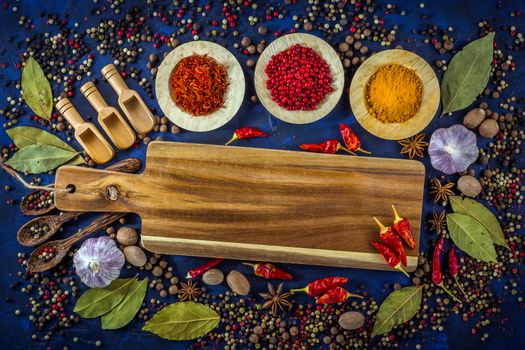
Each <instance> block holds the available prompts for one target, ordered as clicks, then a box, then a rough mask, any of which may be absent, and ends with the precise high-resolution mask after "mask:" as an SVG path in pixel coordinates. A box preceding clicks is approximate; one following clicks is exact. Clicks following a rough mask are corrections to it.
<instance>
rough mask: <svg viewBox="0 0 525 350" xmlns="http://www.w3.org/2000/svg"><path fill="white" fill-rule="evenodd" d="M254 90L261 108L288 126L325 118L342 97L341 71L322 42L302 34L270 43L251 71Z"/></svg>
mask: <svg viewBox="0 0 525 350" xmlns="http://www.w3.org/2000/svg"><path fill="white" fill-rule="evenodd" d="M254 80H255V90H256V92H257V96H258V97H259V100H260V101H261V103H262V104H263V105H264V107H265V108H266V109H267V110H268V112H270V113H271V114H272V115H274V116H275V117H277V118H279V119H281V120H283V121H285V122H288V123H292V124H307V123H312V122H315V121H317V120H319V119H321V118H323V117H324V116H326V115H327V114H328V113H330V111H332V109H333V108H334V107H335V105H336V104H337V102H338V101H339V99H340V98H341V94H342V93H343V85H344V71H343V65H342V63H341V60H340V58H339V56H338V55H337V53H336V52H335V50H334V49H333V48H332V46H330V44H328V43H327V42H326V41H324V40H322V39H320V38H318V37H316V36H313V35H310V34H304V33H294V34H288V35H285V36H282V37H280V38H278V39H276V40H274V41H273V42H272V43H271V44H270V45H269V46H268V47H267V48H266V49H265V50H264V51H263V53H262V54H261V56H260V57H259V60H258V61H257V66H256V67H255V77H254Z"/></svg>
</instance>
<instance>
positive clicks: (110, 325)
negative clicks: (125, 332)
mask: <svg viewBox="0 0 525 350" xmlns="http://www.w3.org/2000/svg"><path fill="white" fill-rule="evenodd" d="M147 287H148V279H147V278H145V279H143V280H142V281H138V280H136V281H133V283H132V284H131V286H130V287H129V288H128V293H127V294H126V296H125V297H124V299H123V300H122V301H121V302H120V304H118V305H117V306H116V307H115V308H114V309H113V310H111V311H110V312H109V313H107V314H105V315H103V316H102V318H101V320H102V329H119V328H122V327H124V326H125V325H127V324H128V323H130V322H131V320H133V317H135V314H136V313H137V311H139V309H140V307H141V305H142V301H144V297H145V296H146V289H147Z"/></svg>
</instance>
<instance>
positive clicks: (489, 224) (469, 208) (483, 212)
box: [449, 196, 509, 248]
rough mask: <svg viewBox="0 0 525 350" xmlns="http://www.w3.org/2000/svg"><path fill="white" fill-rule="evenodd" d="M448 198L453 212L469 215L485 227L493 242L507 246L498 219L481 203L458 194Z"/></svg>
mask: <svg viewBox="0 0 525 350" xmlns="http://www.w3.org/2000/svg"><path fill="white" fill-rule="evenodd" d="M449 200H450V204H451V205H452V210H454V212H455V213H459V214H465V215H468V216H471V217H473V218H474V219H476V220H477V221H478V222H479V223H480V224H481V225H482V226H483V227H485V229H486V230H487V232H488V234H489V236H490V238H491V239H492V242H493V243H494V244H497V245H500V246H502V247H506V248H508V247H509V246H508V244H507V241H506V240H505V235H504V234H503V230H502V228H501V225H500V223H499V221H498V219H497V218H496V216H494V214H492V212H491V211H490V210H489V209H487V208H486V207H485V206H484V205H483V204H481V203H479V202H476V201H475V200H473V199H470V198H461V197H460V196H454V197H450V199H449Z"/></svg>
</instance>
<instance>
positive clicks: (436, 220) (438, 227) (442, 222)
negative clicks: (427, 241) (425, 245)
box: [428, 210, 447, 233]
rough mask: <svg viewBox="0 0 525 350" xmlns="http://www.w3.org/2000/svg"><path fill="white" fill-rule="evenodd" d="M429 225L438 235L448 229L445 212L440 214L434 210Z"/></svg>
mask: <svg viewBox="0 0 525 350" xmlns="http://www.w3.org/2000/svg"><path fill="white" fill-rule="evenodd" d="M428 223H429V224H430V230H432V231H435V232H436V233H441V232H442V231H443V230H444V229H445V228H446V227H447V219H446V214H445V211H444V210H443V211H442V212H441V213H439V214H438V213H436V211H435V210H433V211H432V219H429V220H428Z"/></svg>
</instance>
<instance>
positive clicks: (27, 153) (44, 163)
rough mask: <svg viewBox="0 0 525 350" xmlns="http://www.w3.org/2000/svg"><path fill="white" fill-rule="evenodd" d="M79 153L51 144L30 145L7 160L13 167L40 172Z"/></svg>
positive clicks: (19, 169)
mask: <svg viewBox="0 0 525 350" xmlns="http://www.w3.org/2000/svg"><path fill="white" fill-rule="evenodd" d="M77 154H78V153H77V152H70V151H66V150H63V149H61V148H58V147H55V146H49V145H30V146H27V147H24V148H22V149H20V150H18V151H17V152H16V153H15V154H14V155H13V156H12V157H11V158H10V159H9V160H8V161H7V162H6V164H8V165H10V166H11V167H12V168H14V169H16V170H18V171H22V172H27V173H29V174H40V173H45V172H48V171H50V170H54V169H56V168H58V167H59V166H60V165H62V164H64V163H66V162H67V161H69V160H70V159H72V158H74V157H75V156H76V155H77Z"/></svg>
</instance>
